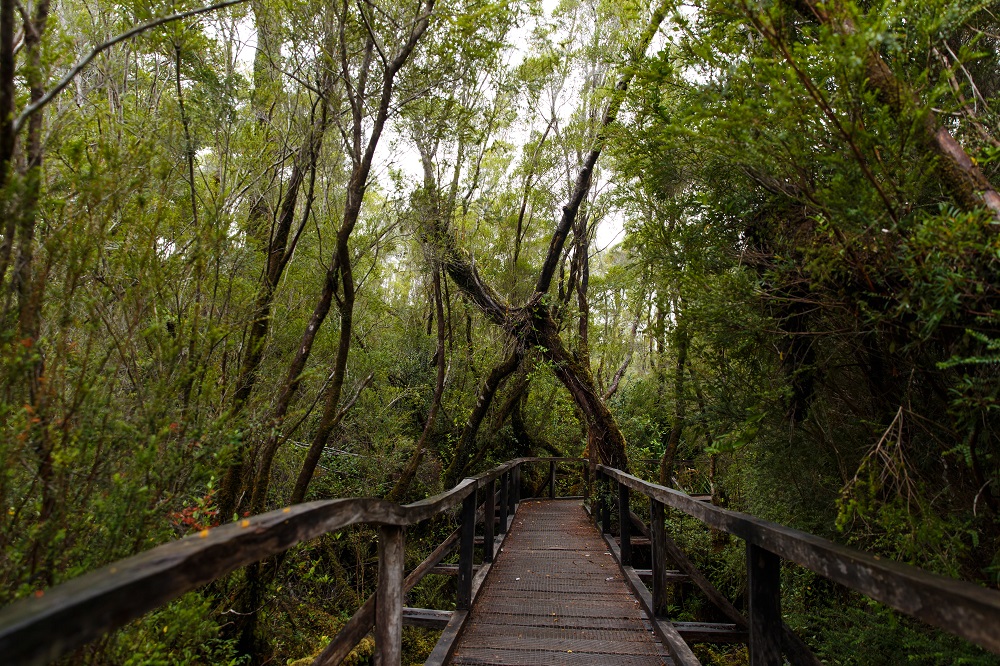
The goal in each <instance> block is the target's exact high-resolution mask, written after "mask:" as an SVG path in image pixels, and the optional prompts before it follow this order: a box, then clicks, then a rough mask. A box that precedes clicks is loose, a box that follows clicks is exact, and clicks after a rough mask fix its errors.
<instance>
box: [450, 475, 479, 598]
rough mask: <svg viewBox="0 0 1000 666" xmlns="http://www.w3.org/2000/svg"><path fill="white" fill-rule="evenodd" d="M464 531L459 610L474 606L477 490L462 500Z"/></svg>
mask: <svg viewBox="0 0 1000 666" xmlns="http://www.w3.org/2000/svg"><path fill="white" fill-rule="evenodd" d="M461 529H462V531H461V534H460V536H459V540H460V544H461V545H460V546H459V552H458V594H457V595H456V597H457V598H456V600H455V605H456V606H457V607H458V610H469V608H470V607H471V606H472V557H473V554H474V552H475V547H476V489H475V488H473V489H472V492H471V493H469V494H468V495H467V496H466V497H465V499H464V500H462V528H461Z"/></svg>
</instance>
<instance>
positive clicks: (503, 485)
mask: <svg viewBox="0 0 1000 666" xmlns="http://www.w3.org/2000/svg"><path fill="white" fill-rule="evenodd" d="M509 512H510V471H509V470H508V471H506V472H504V473H503V474H501V475H500V534H505V533H506V532H507V515H508V514H509Z"/></svg>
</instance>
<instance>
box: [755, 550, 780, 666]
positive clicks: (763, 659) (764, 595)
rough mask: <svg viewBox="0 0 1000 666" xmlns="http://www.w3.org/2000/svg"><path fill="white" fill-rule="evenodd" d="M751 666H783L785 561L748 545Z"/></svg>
mask: <svg viewBox="0 0 1000 666" xmlns="http://www.w3.org/2000/svg"><path fill="white" fill-rule="evenodd" d="M747 615H749V616H750V666H781V665H782V663H784V662H783V661H782V659H781V632H782V626H781V624H782V623H781V559H780V558H779V557H778V556H777V555H775V554H774V553H769V552H768V551H766V550H764V549H763V548H761V547H760V546H757V545H754V544H752V543H748V544H747Z"/></svg>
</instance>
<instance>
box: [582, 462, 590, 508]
mask: <svg viewBox="0 0 1000 666" xmlns="http://www.w3.org/2000/svg"><path fill="white" fill-rule="evenodd" d="M589 501H590V461H589V460H584V461H583V503H584V504H588V503H589Z"/></svg>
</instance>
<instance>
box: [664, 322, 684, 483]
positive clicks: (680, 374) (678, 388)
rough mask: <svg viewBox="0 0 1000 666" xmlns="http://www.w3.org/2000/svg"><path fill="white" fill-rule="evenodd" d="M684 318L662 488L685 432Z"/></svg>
mask: <svg viewBox="0 0 1000 666" xmlns="http://www.w3.org/2000/svg"><path fill="white" fill-rule="evenodd" d="M683 317H684V315H683V314H678V319H677V331H676V333H677V364H676V366H675V369H674V418H673V423H672V424H671V426H670V435H669V437H668V438H667V445H666V446H665V447H664V449H663V457H661V458H660V485H662V486H666V485H669V484H670V479H671V477H672V476H673V475H674V459H675V458H676V457H677V446H678V445H679V444H680V441H681V432H682V431H683V430H684V416H685V400H684V366H685V364H686V363H687V351H688V331H687V325H686V323H685V321H684V319H683Z"/></svg>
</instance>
